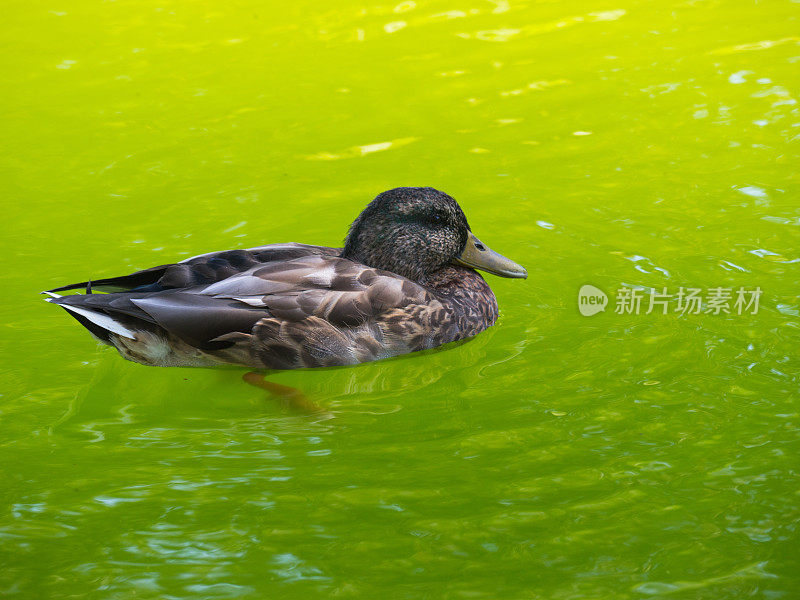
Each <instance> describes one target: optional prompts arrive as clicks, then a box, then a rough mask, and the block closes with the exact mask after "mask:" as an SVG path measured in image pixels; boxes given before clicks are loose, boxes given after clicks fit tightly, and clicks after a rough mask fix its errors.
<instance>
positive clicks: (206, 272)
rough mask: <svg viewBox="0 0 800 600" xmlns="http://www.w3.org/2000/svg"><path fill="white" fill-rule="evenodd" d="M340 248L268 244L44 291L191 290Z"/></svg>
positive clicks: (202, 256)
mask: <svg viewBox="0 0 800 600" xmlns="http://www.w3.org/2000/svg"><path fill="white" fill-rule="evenodd" d="M340 253H341V249H340V248H329V247H327V246H311V245H307V244H295V243H288V244H269V245H267V246H259V247H257V248H248V249H246V250H223V251H221V252H209V253H207V254H200V255H198V256H193V257H191V258H187V259H186V260H182V261H180V262H177V263H170V264H166V265H160V266H157V267H151V268H149V269H144V270H142V271H136V272H135V273H131V274H129V275H122V276H119V277H108V278H104V279H95V280H89V281H81V282H79V283H71V284H69V285H64V286H61V287H57V288H53V289H52V290H47V291H48V292H49V293H56V292H63V291H68V290H77V289H83V290H86V291H87V293H91V291H92V290H99V291H102V292H122V291H135V292H158V291H164V290H174V289H181V288H190V287H194V286H198V285H204V284H210V283H214V282H217V281H222V280H223V279H226V278H228V277H231V276H233V275H236V274H237V273H241V272H243V271H247V270H248V269H250V268H252V267H255V266H258V265H262V264H266V263H276V262H277V263H280V262H281V261H285V260H291V259H295V258H300V257H303V256H337V255H339V254H340Z"/></svg>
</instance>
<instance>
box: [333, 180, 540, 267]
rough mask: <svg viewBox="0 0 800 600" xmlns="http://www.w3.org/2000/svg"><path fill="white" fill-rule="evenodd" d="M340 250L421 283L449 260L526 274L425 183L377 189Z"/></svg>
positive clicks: (452, 203)
mask: <svg viewBox="0 0 800 600" xmlns="http://www.w3.org/2000/svg"><path fill="white" fill-rule="evenodd" d="M342 256H343V257H344V258H348V259H350V260H353V261H356V262H360V263H362V264H365V265H368V266H370V267H374V268H377V269H384V270H386V271H391V272H393V273H397V274H399V275H403V276H404V277H407V278H409V279H411V280H413V281H417V282H420V283H424V282H425V281H426V280H427V279H428V277H429V276H430V275H431V274H433V273H435V272H436V271H439V270H440V269H442V268H444V267H446V266H447V265H449V264H457V265H461V266H465V267H470V268H473V269H481V270H483V271H486V272H488V273H492V274H494V275H499V276H501V277H513V278H525V277H527V276H528V272H527V271H526V270H525V269H524V268H522V267H521V266H520V265H518V264H517V263H515V262H513V261H511V260H509V259H507V258H506V257H504V256H502V255H500V254H498V253H497V252H495V251H493V250H491V249H489V247H488V246H486V244H484V243H483V242H481V241H480V240H479V239H478V238H477V237H475V235H473V233H472V231H471V230H470V227H469V224H468V223H467V218H466V217H465V216H464V211H462V210H461V207H460V206H459V205H458V203H457V202H456V201H455V200H454V199H453V198H451V197H450V196H448V195H447V194H445V193H444V192H440V191H439V190H435V189H433V188H427V187H425V188H421V187H401V188H395V189H393V190H389V191H387V192H383V193H382V194H379V195H378V196H377V197H376V198H375V199H374V200H373V201H372V202H370V203H369V204H368V205H367V207H366V208H365V209H364V210H363V211H362V212H361V214H360V215H358V218H356V220H355V221H353V224H352V225H351V226H350V231H349V233H348V234H347V239H346V240H345V245H344V251H343V252H342Z"/></svg>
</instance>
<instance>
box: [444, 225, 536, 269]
mask: <svg viewBox="0 0 800 600" xmlns="http://www.w3.org/2000/svg"><path fill="white" fill-rule="evenodd" d="M453 262H454V263H455V264H457V265H461V266H463V267H470V268H473V269H481V270H482V271H486V272H487V273H491V274H492V275H499V276H500V277H511V278H513V279H526V278H527V277H528V272H527V271H526V270H525V269H524V268H522V267H521V266H520V265H518V264H517V263H515V262H514V261H513V260H509V259H507V258H506V257H505V256H503V255H502V254H498V253H497V252H495V251H494V250H492V249H491V248H489V246H487V245H486V244H484V243H483V242H482V241H480V240H479V239H478V238H476V237H475V236H474V235H473V234H472V232H471V231H470V232H469V238H467V245H466V246H464V250H463V252H461V254H460V255H459V256H458V257H457V258H455V259H453Z"/></svg>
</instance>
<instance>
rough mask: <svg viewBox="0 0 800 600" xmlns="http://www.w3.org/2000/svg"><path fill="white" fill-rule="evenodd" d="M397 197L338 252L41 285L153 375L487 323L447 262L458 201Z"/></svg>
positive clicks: (490, 300)
mask: <svg viewBox="0 0 800 600" xmlns="http://www.w3.org/2000/svg"><path fill="white" fill-rule="evenodd" d="M399 190H400V191H399V192H398V193H396V194H394V195H393V194H392V193H393V192H396V190H390V192H385V193H384V194H382V195H380V196H378V198H376V200H374V201H373V202H372V203H371V204H370V205H369V206H368V207H367V209H365V211H364V212H363V213H362V214H361V215H360V216H359V218H358V219H357V220H356V221H355V222H354V223H353V225H352V226H351V229H350V234H349V235H348V239H347V241H346V245H345V248H344V249H340V248H329V247H324V246H311V245H303V244H273V245H268V246H262V247H259V248H252V249H249V250H228V251H223V252H214V253H210V254H204V255H201V256H197V257H194V258H191V259H187V260H185V261H182V262H179V263H175V264H168V265H163V266H159V267H154V268H151V269H146V270H144V271H139V272H137V273H133V274H131V275H126V276H122V277H115V278H109V279H103V280H97V281H94V282H92V283H91V289H92V290H104V291H109V292H110V293H102V294H97V293H88V294H75V295H67V296H60V295H58V294H56V292H60V291H64V290H69V289H79V288H86V287H88V286H89V284H88V282H83V283H79V284H74V285H70V286H64V287H62V288H56V289H54V290H51V291H50V294H51V296H52V297H51V298H48V300H49V301H50V302H53V303H56V304H59V305H61V306H62V307H63V308H65V309H66V310H68V311H70V314H72V316H74V317H75V318H76V319H77V320H78V321H80V322H81V324H83V325H84V326H85V327H86V328H87V329H89V331H91V332H92V334H93V335H94V336H95V337H97V338H98V339H99V340H100V341H102V342H104V343H106V344H108V345H111V346H114V347H115V348H117V350H118V351H119V352H120V354H121V355H122V356H123V357H125V358H127V359H129V360H133V361H136V362H140V363H143V364H148V365H155V366H215V365H221V364H236V365H245V366H248V367H255V368H269V369H295V368H302V367H324V366H338V365H351V364H357V363H361V362H366V361H372V360H378V359H381V358H388V357H391V356H397V355H400V354H405V353H408V352H414V351H417V350H424V349H429V348H433V347H436V346H439V345H441V344H446V343H448V342H453V341H456V340H461V339H465V338H468V337H471V336H474V335H476V334H477V333H479V332H481V331H483V330H484V329H486V328H487V327H489V326H491V325H493V324H494V323H495V321H496V319H497V314H498V308H497V302H496V300H495V297H494V294H493V293H492V291H491V289H490V288H489V286H488V285H487V283H486V282H485V281H484V280H483V278H482V277H481V276H480V275H479V274H478V273H477V272H476V271H474V270H473V269H470V268H467V267H463V266H457V265H454V264H452V262H451V259H453V258H454V257H456V256H457V255H458V253H459V252H460V251H461V250H462V249H463V247H464V244H465V243H466V236H467V235H468V231H469V226H468V225H467V222H466V218H464V216H463V213H462V212H461V209H460V208H459V207H458V204H456V202H455V200H453V199H452V198H450V197H449V196H447V195H445V194H442V193H441V192H436V190H431V189H430V188H399ZM387 194H388V196H387ZM420 215H421V216H420ZM379 267H380V268H379ZM386 267H389V269H391V270H387V268H386ZM109 319H110V320H111V321H113V322H112V323H111V324H110V325H109V324H108V323H109Z"/></svg>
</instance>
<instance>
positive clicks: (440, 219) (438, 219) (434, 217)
mask: <svg viewBox="0 0 800 600" xmlns="http://www.w3.org/2000/svg"><path fill="white" fill-rule="evenodd" d="M428 221H429V222H431V223H433V224H434V225H440V224H442V223H444V215H442V214H441V213H432V214H430V215H428Z"/></svg>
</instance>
